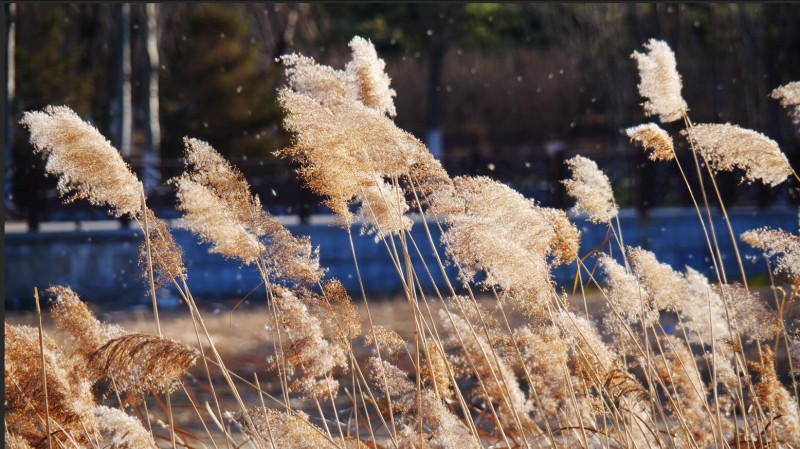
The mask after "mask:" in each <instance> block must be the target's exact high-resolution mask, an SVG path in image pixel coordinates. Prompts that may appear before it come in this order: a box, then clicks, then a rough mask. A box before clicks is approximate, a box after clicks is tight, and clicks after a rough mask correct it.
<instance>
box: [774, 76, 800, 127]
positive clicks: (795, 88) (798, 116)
mask: <svg viewBox="0 0 800 449" xmlns="http://www.w3.org/2000/svg"><path fill="white" fill-rule="evenodd" d="M770 96H771V97H772V98H774V99H776V100H780V102H781V106H783V107H784V108H789V111H790V112H789V114H790V115H791V117H792V122H794V123H800V81H794V82H791V83H789V84H784V85H783V86H781V87H778V88H775V89H774V90H773V91H772V93H770Z"/></svg>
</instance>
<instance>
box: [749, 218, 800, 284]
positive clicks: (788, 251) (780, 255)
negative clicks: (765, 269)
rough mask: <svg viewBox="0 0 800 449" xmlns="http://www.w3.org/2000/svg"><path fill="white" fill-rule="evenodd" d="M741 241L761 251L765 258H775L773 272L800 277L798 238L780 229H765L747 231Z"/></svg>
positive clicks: (799, 243)
mask: <svg viewBox="0 0 800 449" xmlns="http://www.w3.org/2000/svg"><path fill="white" fill-rule="evenodd" d="M741 238H742V241H743V242H745V243H747V244H748V245H750V246H752V247H753V248H755V249H758V250H761V251H762V252H763V253H764V256H765V257H767V258H773V257H776V256H777V257H776V266H775V271H776V272H777V271H783V272H785V273H787V274H789V275H791V276H792V277H795V278H796V277H798V276H800V237H797V236H796V235H792V234H789V233H788V232H786V231H782V230H780V229H770V228H767V227H764V228H760V229H753V230H751V231H747V232H745V233H743V234H742V236H741Z"/></svg>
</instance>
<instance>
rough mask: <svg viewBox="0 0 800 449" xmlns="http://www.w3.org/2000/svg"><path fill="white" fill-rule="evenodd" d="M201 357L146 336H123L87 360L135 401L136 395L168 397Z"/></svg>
mask: <svg viewBox="0 0 800 449" xmlns="http://www.w3.org/2000/svg"><path fill="white" fill-rule="evenodd" d="M199 357H200V353H199V352H198V351H197V350H196V349H194V348H192V347H190V346H186V345H184V344H183V343H180V342H177V341H175V340H172V339H169V338H163V337H158V336H156V335H148V334H135V333H133V334H126V335H123V336H121V337H117V338H113V339H111V340H109V341H108V342H106V343H105V344H104V345H103V346H101V347H100V348H98V349H97V350H96V351H95V352H94V353H93V354H92V355H91V356H90V357H89V365H90V367H91V368H92V369H93V370H94V371H95V372H96V373H98V375H102V376H105V377H108V378H111V377H113V379H114V384H115V386H116V388H117V390H118V391H120V392H125V393H129V399H133V400H134V401H136V400H137V396H138V394H139V393H151V392H153V393H171V392H172V391H174V390H175V389H176V388H177V387H178V385H179V384H180V378H181V376H183V374H184V373H185V372H186V371H187V370H188V369H189V368H190V367H191V366H192V365H193V364H194V362H195V361H196V360H197V359H198V358H199Z"/></svg>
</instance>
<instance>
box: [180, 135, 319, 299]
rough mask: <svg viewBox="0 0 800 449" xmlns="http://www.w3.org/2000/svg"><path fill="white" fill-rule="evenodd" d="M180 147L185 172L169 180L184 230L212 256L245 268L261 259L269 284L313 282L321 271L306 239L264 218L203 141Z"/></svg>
mask: <svg viewBox="0 0 800 449" xmlns="http://www.w3.org/2000/svg"><path fill="white" fill-rule="evenodd" d="M184 144H185V146H186V165H187V170H186V171H185V172H184V174H183V175H181V176H179V177H177V178H175V179H174V180H173V181H172V182H173V183H174V184H175V185H176V186H177V189H178V208H179V209H180V210H181V211H183V213H184V217H185V218H186V219H187V222H188V226H189V229H191V230H192V231H193V232H194V233H195V234H198V235H199V236H200V237H201V238H202V239H203V240H204V241H207V242H210V243H212V244H213V247H212V249H211V251H212V252H217V253H220V254H222V255H223V256H226V257H230V258H235V259H239V260H241V261H242V262H243V263H245V264H250V263H253V262H255V261H256V260H263V262H264V264H265V266H266V268H267V270H268V271H269V274H271V275H272V277H273V278H274V279H273V280H274V281H275V280H283V281H290V282H294V283H297V284H300V285H309V284H314V283H316V282H317V281H319V279H320V278H321V277H322V275H323V270H322V269H321V268H320V266H319V258H318V257H317V255H316V251H315V250H314V249H313V248H312V247H311V241H310V240H309V239H308V238H297V237H294V236H293V235H292V234H291V232H289V230H287V229H286V228H285V227H284V226H283V225H281V224H280V222H278V220H276V219H275V218H274V217H272V216H271V215H269V213H267V212H266V211H265V210H264V209H263V207H262V206H261V202H260V201H259V199H258V197H257V196H255V195H252V194H251V193H250V186H249V184H248V183H247V181H246V180H245V178H244V175H242V173H241V172H240V171H239V170H237V169H236V168H235V167H233V166H232V165H231V164H230V163H228V161H226V160H225V159H224V158H223V157H222V156H221V155H220V154H219V153H218V152H217V151H216V150H215V149H214V148H212V147H211V146H210V145H209V144H208V143H206V142H203V141H200V140H197V139H190V138H186V139H184Z"/></svg>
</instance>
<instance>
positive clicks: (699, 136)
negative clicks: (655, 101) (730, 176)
mask: <svg viewBox="0 0 800 449" xmlns="http://www.w3.org/2000/svg"><path fill="white" fill-rule="evenodd" d="M681 133H682V134H684V135H686V137H687V138H688V139H689V141H690V142H691V143H692V144H693V145H694V146H695V147H697V148H699V149H700V151H701V152H702V154H703V155H704V156H705V157H706V158H707V159H708V162H709V164H710V165H711V167H712V168H714V170H717V171H720V170H724V171H730V170H733V169H734V168H740V169H742V170H744V172H745V178H746V179H747V180H748V181H750V182H752V181H755V180H756V179H758V180H760V181H761V182H763V183H764V184H767V185H769V186H773V187H774V186H776V185H778V184H780V183H782V182H783V181H785V180H786V178H787V177H788V176H789V175H791V174H792V168H791V167H790V166H789V161H788V160H787V159H786V155H784V154H783V153H782V152H781V150H780V148H778V144H777V143H776V142H775V141H774V140H772V139H770V138H769V137H767V136H765V135H763V134H761V133H759V132H756V131H752V130H749V129H744V128H740V127H738V126H736V125H731V124H730V123H726V124H720V123H704V124H699V125H694V126H692V127H691V128H689V129H686V130H683V131H681Z"/></svg>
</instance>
